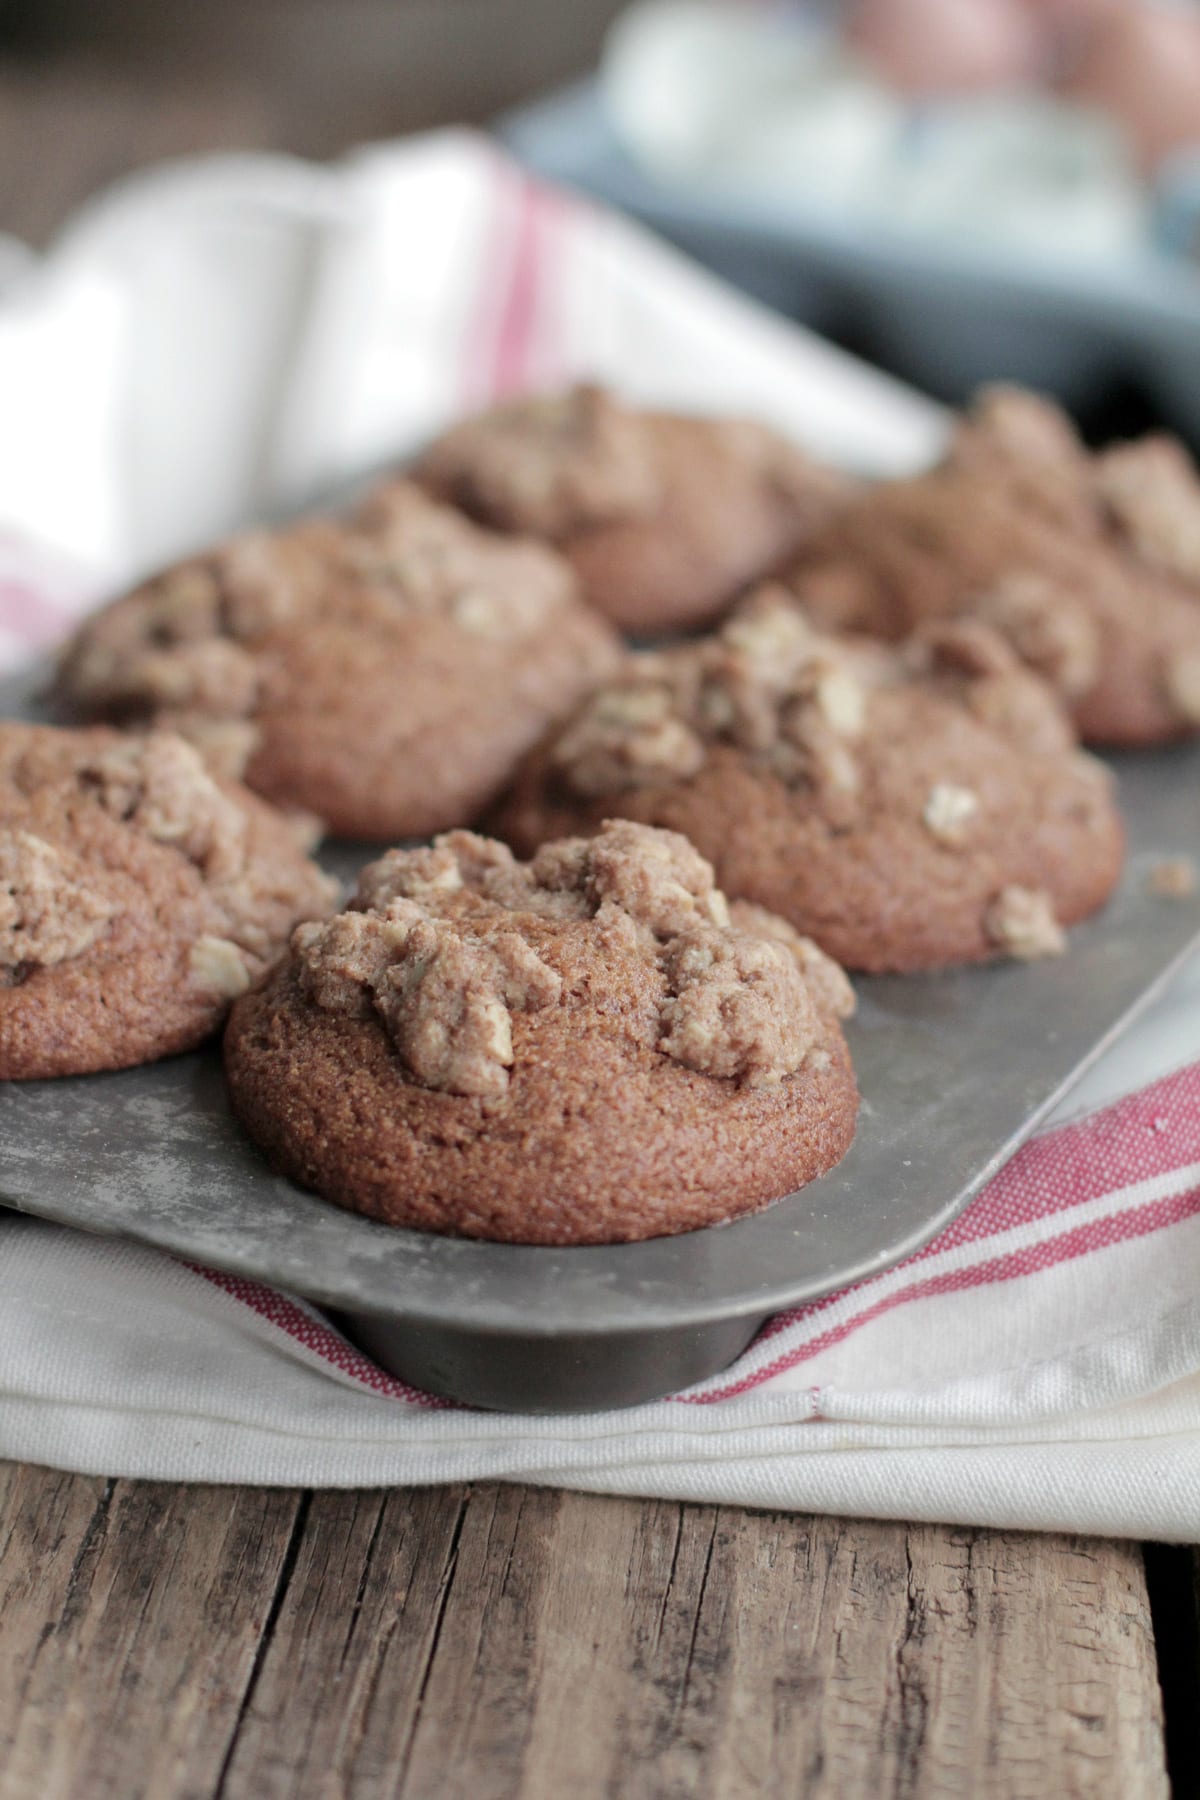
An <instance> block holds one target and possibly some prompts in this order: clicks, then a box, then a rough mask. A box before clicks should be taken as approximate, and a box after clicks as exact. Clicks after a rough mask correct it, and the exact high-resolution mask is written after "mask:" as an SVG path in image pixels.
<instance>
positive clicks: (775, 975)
mask: <svg viewBox="0 0 1200 1800" xmlns="http://www.w3.org/2000/svg"><path fill="white" fill-rule="evenodd" d="M538 921H554V922H557V923H560V924H562V925H564V926H565V927H566V928H567V929H568V930H572V929H574V928H576V927H579V928H580V929H587V930H593V929H595V930H598V931H599V932H601V933H605V932H608V933H615V934H617V935H618V936H619V937H620V938H621V939H623V940H624V941H625V942H626V943H629V944H632V945H634V946H635V947H636V948H637V950H638V952H639V954H640V955H642V956H643V957H644V958H645V959H646V960H647V961H648V962H652V963H653V964H654V965H655V966H656V967H657V968H658V969H659V970H660V971H661V974H662V977H663V988H664V993H663V1000H662V1006H661V1013H660V1021H659V1022H660V1035H659V1038H658V1046H657V1047H658V1049H659V1051H660V1052H661V1054H663V1055H665V1056H668V1057H670V1058H672V1059H673V1060H675V1061H677V1062H680V1063H682V1064H684V1065H685V1066H686V1067H688V1068H690V1069H694V1070H696V1071H697V1072H698V1073H701V1074H705V1075H712V1076H715V1077H719V1078H722V1079H729V1080H737V1081H742V1082H746V1083H748V1084H750V1085H755V1086H761V1085H771V1084H774V1083H776V1082H779V1081H782V1080H783V1079H785V1078H786V1077H787V1076H788V1075H791V1074H794V1073H795V1072H796V1071H797V1070H798V1069H799V1068H800V1067H801V1066H802V1065H803V1064H804V1063H805V1060H806V1058H808V1057H809V1056H810V1054H815V1055H817V1056H818V1057H819V1056H820V1055H822V1054H826V1055H827V1052H826V1051H825V1049H824V1042H825V1038H826V1036H827V1029H826V1022H827V1020H828V1019H829V1017H831V1016H845V1015H846V1013H848V1012H849V1011H850V1010H851V1009H852V1006H853V995H852V993H851V991H850V988H849V983H848V982H847V981H846V979H845V976H844V975H843V974H842V972H841V970H840V969H838V968H837V965H836V964H834V963H832V962H831V961H830V959H829V958H828V957H826V956H824V955H823V954H822V952H821V951H819V950H818V949H817V948H816V946H815V945H813V944H811V943H809V941H808V940H807V939H804V938H801V937H800V936H799V935H798V934H797V933H795V932H793V931H792V930H791V928H790V927H788V926H786V925H785V924H784V923H783V921H781V920H774V919H772V918H771V916H770V915H769V914H764V913H761V912H760V910H759V909H758V908H750V909H745V908H743V909H739V913H738V916H737V918H736V919H731V916H730V909H729V907H728V906H727V905H726V902H725V897H724V895H723V894H722V893H721V892H720V890H719V889H718V888H717V887H716V886H715V883H714V877H713V871H712V868H711V865H710V864H708V863H707V862H705V861H704V859H703V858H702V857H701V856H700V855H699V854H698V853H697V852H696V851H695V850H694V849H693V848H692V846H691V845H690V844H689V843H688V841H687V839H686V838H682V837H680V836H678V835H677V834H676V833H674V832H668V831H658V830H655V829H653V828H651V827H650V826H643V825H635V824H631V823H629V822H628V821H624V820H617V821H610V822H609V823H607V824H605V825H604V827H603V828H602V829H601V831H600V832H599V833H598V834H597V835H596V836H595V837H594V838H586V839H585V838H569V839H563V840H561V841H559V842H556V843H552V844H547V845H544V846H543V847H542V849H541V850H539V852H538V853H537V855H536V856H535V857H534V858H533V860H532V862H530V863H519V862H517V861H516V859H515V858H514V857H513V855H512V853H511V852H510V851H509V850H508V849H507V848H506V847H505V846H504V845H502V844H499V843H495V842H493V841H491V840H489V839H486V838H481V837H478V836H476V835H475V834H474V833H472V832H465V831H457V832H450V833H448V834H447V835H446V836H444V837H441V838H438V839H437V840H435V842H434V844H433V845H432V846H431V847H430V848H428V849H420V850H410V851H406V850H392V851H389V852H388V854H387V855H386V856H384V857H382V858H380V859H379V861H377V862H376V863H373V864H372V865H371V866H370V867H369V868H367V869H365V870H364V871H363V875H362V878H361V880H360V883H359V889H358V893H357V894H356V896H355V899H354V900H353V902H352V903H351V910H350V911H348V912H346V913H342V914H340V915H339V916H338V917H337V918H334V919H332V920H330V921H329V922H328V923H327V924H324V925H304V926H301V927H299V928H298V930H297V931H296V932H295V934H294V936H293V939H292V943H293V950H294V952H295V955H296V958H297V962H298V970H299V981H300V986H301V990H302V991H303V992H304V994H305V995H306V996H307V997H308V998H309V999H310V1000H311V1001H312V1002H313V1003H314V1004H315V1005H317V1006H319V1007H321V1008H322V1009H324V1010H325V1011H328V1012H333V1013H341V1014H344V1015H348V1016H350V1017H355V1018H368V1017H370V1016H371V1015H372V1014H375V1015H377V1016H378V1017H379V1018H380V1020H381V1021H382V1023H383V1025H384V1028H385V1029H386V1031H387V1032H388V1034H389V1036H390V1038H391V1040H392V1042H393V1044H394V1045H395V1047H396V1050H397V1052H398V1054H399V1057H400V1060H401V1062H402V1064H403V1065H404V1067H405V1068H406V1069H407V1070H408V1072H409V1073H410V1075H411V1076H412V1077H413V1078H414V1079H415V1080H416V1081H418V1082H420V1083H421V1084H422V1085H423V1086H426V1087H430V1088H433V1089H436V1090H439V1091H442V1092H446V1093H452V1094H460V1095H472V1096H476V1097H478V1098H480V1099H481V1100H483V1101H485V1102H492V1103H495V1102H498V1101H499V1100H501V1099H502V1098H503V1096H504V1094H505V1092H506V1090H507V1087H508V1081H509V1070H510V1069H511V1068H512V1065H513V1059H514V1050H513V1033H512V1025H513V1018H514V1016H515V1015H517V1014H520V1013H530V1012H537V1011H539V1010H540V1009H541V1008H543V1007H548V1006H555V1005H558V1004H560V1003H562V1002H563V1001H564V999H566V998H567V996H566V995H565V993H564V983H563V977H562V975H561V973H560V972H559V970H558V969H556V968H555V967H554V965H553V939H552V938H551V939H547V938H546V935H545V932H544V930H541V931H539V929H538V924H537V922H538ZM531 940H532V941H531Z"/></svg>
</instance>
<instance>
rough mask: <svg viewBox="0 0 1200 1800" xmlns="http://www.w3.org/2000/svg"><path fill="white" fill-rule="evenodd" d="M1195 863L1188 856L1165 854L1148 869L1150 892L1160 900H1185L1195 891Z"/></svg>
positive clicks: (1196, 879) (1196, 880)
mask: <svg viewBox="0 0 1200 1800" xmlns="http://www.w3.org/2000/svg"><path fill="white" fill-rule="evenodd" d="M1197 884H1198V878H1197V874H1196V865H1195V863H1194V862H1193V861H1192V859H1191V857H1190V856H1166V857H1164V858H1163V859H1162V861H1161V862H1156V863H1155V864H1154V866H1153V868H1152V869H1151V870H1150V878H1149V881H1148V883H1147V885H1148V887H1149V889H1150V892H1151V893H1152V894H1155V895H1157V896H1158V898H1159V899H1161V900H1187V899H1190V897H1191V896H1192V895H1193V894H1194V893H1195V892H1196V888H1197Z"/></svg>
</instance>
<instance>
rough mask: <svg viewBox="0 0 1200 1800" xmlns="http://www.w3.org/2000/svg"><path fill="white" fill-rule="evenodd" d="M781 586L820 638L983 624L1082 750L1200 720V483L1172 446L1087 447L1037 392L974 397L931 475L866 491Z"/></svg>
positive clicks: (1174, 732) (1192, 726)
mask: <svg viewBox="0 0 1200 1800" xmlns="http://www.w3.org/2000/svg"><path fill="white" fill-rule="evenodd" d="M785 579H786V580H787V583H788V585H789V586H790V587H792V588H793V589H794V590H795V592H796V593H797V594H798V595H799V596H800V597H801V599H802V600H803V602H804V605H805V607H806V608H807V610H808V611H809V613H810V614H811V616H812V618H813V619H814V621H816V622H817V623H820V624H823V625H825V626H826V627H828V628H829V629H831V630H839V631H843V630H845V631H865V632H871V633H874V634H875V635H877V636H881V637H885V638H891V639H895V638H900V637H903V636H905V635H906V634H907V633H908V632H910V631H911V630H912V629H913V628H914V626H916V625H918V624H920V623H921V622H922V621H923V620H927V619H934V618H950V617H965V618H974V619H981V620H983V621H984V622H985V623H986V624H988V625H990V626H992V627H993V628H994V629H995V630H997V631H999V632H1000V633H1002V634H1003V635H1004V636H1005V637H1006V638H1007V639H1008V641H1009V642H1010V643H1011V644H1012V645H1013V647H1014V649H1015V650H1016V651H1017V652H1018V654H1019V655H1020V656H1021V657H1022V659H1023V660H1024V661H1025V662H1027V663H1028V664H1029V666H1030V667H1031V668H1033V669H1035V670H1037V672H1038V673H1039V674H1041V675H1044V676H1045V678H1046V679H1047V680H1048V681H1049V682H1051V683H1052V685H1053V686H1054V687H1055V688H1056V689H1057V690H1058V692H1059V693H1060V694H1061V696H1062V697H1063V699H1064V700H1065V701H1066V703H1067V704H1068V706H1069V707H1070V708H1071V710H1072V712H1073V714H1074V717H1075V720H1076V722H1077V724H1078V726H1079V730H1080V732H1081V734H1082V736H1083V737H1084V739H1085V740H1086V741H1088V742H1091V743H1096V744H1111V745H1128V746H1136V745H1146V744H1157V743H1162V742H1166V741H1168V740H1170V739H1173V738H1181V737H1186V736H1189V735H1191V734H1192V733H1194V732H1195V731H1197V730H1198V729H1200V480H1198V479H1197V476H1196V471H1195V469H1194V467H1193V466H1192V463H1191V461H1190V459H1189V457H1188V455H1187V453H1186V451H1185V450H1184V449H1183V448H1182V446H1181V445H1180V444H1178V443H1176V442H1175V441H1174V440H1172V439H1170V438H1165V437H1151V438H1145V439H1142V440H1141V441H1140V442H1136V443H1128V444H1117V445H1114V446H1113V447H1112V448H1110V449H1108V450H1104V451H1101V452H1099V453H1092V452H1090V451H1088V450H1087V449H1086V448H1085V447H1084V445H1083V444H1082V443H1081V442H1080V441H1079V439H1078V437H1077V436H1076V434H1075V431H1074V429H1073V427H1072V425H1071V423H1070V421H1069V420H1068V419H1067V417H1066V415H1065V414H1064V413H1062V412H1060V411H1059V409H1058V408H1057V407H1056V406H1054V405H1053V404H1052V403H1051V402H1050V401H1047V400H1043V399H1040V398H1039V397H1038V396H1036V395H1034V394H1029V393H1024V392H1022V391H1021V390H1019V389H1014V388H992V389H988V390H985V392H984V393H983V394H982V395H981V396H980V399H979V401H978V402H977V404H976V406H975V408H974V409H973V411H972V412H971V413H970V414H969V415H968V416H967V417H966V418H965V419H964V420H963V422H962V424H961V426H960V429H959V430H958V432H957V434H956V436H955V439H954V441H953V443H952V445H951V448H950V452H949V454H948V456H947V458H946V460H945V462H944V463H943V464H942V465H941V467H939V468H937V469H935V470H933V471H932V472H931V473H929V474H927V475H924V476H920V477H917V478H916V479H914V480H910V481H897V482H887V483H884V484H882V485H880V486H879V487H876V488H874V489H872V490H870V491H869V492H863V493H862V494H861V495H860V496H859V497H858V498H857V499H856V500H855V501H854V502H853V503H852V504H850V505H848V506H846V507H845V508H843V509H842V510H841V511H840V512H839V513H837V514H834V515H832V516H831V517H830V518H829V519H828V521H827V522H826V525H825V527H824V528H823V529H822V530H820V531H818V532H817V533H816V534H814V536H813V537H812V539H811V541H810V542H809V543H808V544H806V545H805V546H804V548H803V549H802V551H801V552H800V555H799V557H798V558H797V559H796V561H795V562H794V564H793V565H792V567H791V568H790V569H789V570H788V572H787V575H786V577H785Z"/></svg>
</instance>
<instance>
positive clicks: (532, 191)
mask: <svg viewBox="0 0 1200 1800" xmlns="http://www.w3.org/2000/svg"><path fill="white" fill-rule="evenodd" d="M494 171H495V179H494V184H493V188H492V194H491V199H490V205H491V210H492V215H493V216H492V226H491V231H490V237H489V245H488V249H487V251H486V252H485V254H484V257H483V260H482V262H481V265H480V272H479V289H478V293H477V297H476V303H475V307H474V309H473V310H472V313H471V317H470V320H469V323H468V328H467V330H468V335H467V340H466V343H465V344H464V347H463V404H464V408H465V409H466V410H470V411H473V410H476V409H478V408H480V407H484V406H487V405H489V404H492V403H493V402H495V401H497V400H501V399H504V398H505V397H507V396H508V395H511V394H516V393H521V392H524V391H526V390H528V389H529V388H531V387H537V386H547V385H549V384H550V383H551V382H553V381H555V380H559V379H561V378H562V374H563V369H562V356H561V343H560V339H561V320H560V319H559V318H558V317H557V316H556V309H557V304H558V301H559V299H560V282H559V276H560V273H561V268H562V250H563V242H562V225H563V223H564V222H565V220H566V218H567V217H569V214H570V211H571V208H570V204H569V202H567V201H565V200H564V199H563V198H562V197H561V196H560V195H559V194H557V193H555V192H554V190H553V189H550V188H544V187H542V186H541V185H540V184H539V183H537V182H534V181H530V180H529V179H528V178H527V177H526V176H524V175H522V174H520V173H519V171H517V170H515V169H513V168H511V167H510V166H509V165H508V164H506V163H504V162H502V161H500V160H499V159H497V161H496V163H495V165H494Z"/></svg>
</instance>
